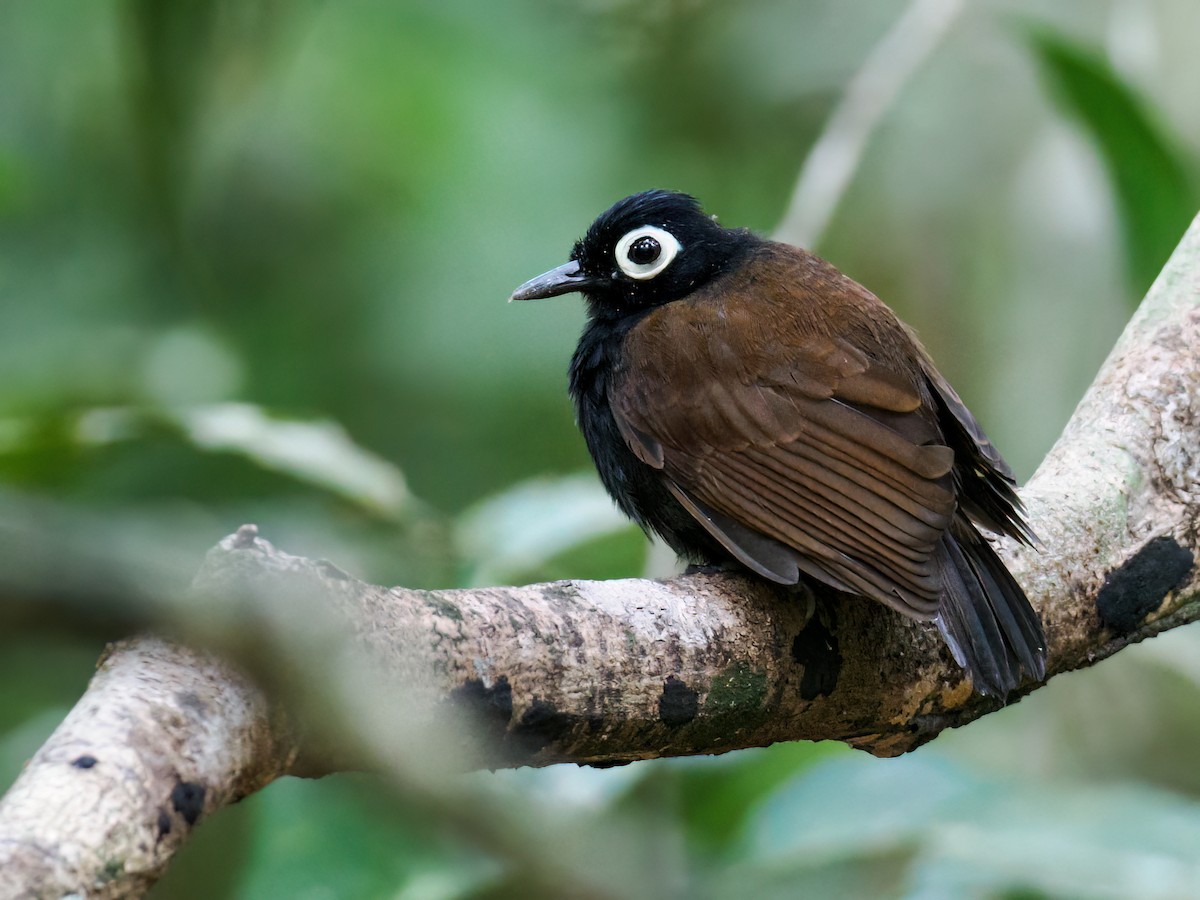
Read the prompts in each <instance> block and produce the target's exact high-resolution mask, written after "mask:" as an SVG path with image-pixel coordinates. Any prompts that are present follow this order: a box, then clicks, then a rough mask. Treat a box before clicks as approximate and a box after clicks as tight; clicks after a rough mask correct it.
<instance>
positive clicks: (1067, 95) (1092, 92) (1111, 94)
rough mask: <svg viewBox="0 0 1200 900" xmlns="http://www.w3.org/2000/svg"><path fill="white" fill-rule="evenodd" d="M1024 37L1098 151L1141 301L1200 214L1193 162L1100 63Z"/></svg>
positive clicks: (1051, 41) (1082, 51) (1052, 40)
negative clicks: (1181, 237)
mask: <svg viewBox="0 0 1200 900" xmlns="http://www.w3.org/2000/svg"><path fill="white" fill-rule="evenodd" d="M1027 38H1028V41H1029V44H1030V47H1031V48H1032V49H1033V51H1034V53H1035V55H1036V57H1037V60H1038V62H1039V63H1040V65H1041V69H1042V72H1043V75H1044V77H1045V80H1046V82H1047V83H1048V86H1049V89H1050V91H1051V93H1052V94H1053V95H1054V96H1055V97H1056V99H1057V100H1058V102H1059V104H1060V105H1061V106H1062V107H1063V108H1064V109H1065V110H1066V111H1067V113H1068V114H1070V115H1071V116H1073V117H1075V118H1076V119H1077V120H1078V121H1079V123H1080V124H1081V125H1082V126H1083V128H1084V129H1085V131H1086V132H1087V134H1088V136H1089V137H1090V138H1091V139H1092V141H1093V142H1094V143H1095V145H1096V149H1097V150H1098V151H1099V153H1100V156H1101V159H1102V160H1103V162H1104V168H1105V170H1106V172H1107V174H1108V178H1109V181H1110V182H1111V184H1112V189H1113V193H1114V195H1115V197H1116V203H1117V209H1118V215H1119V217H1120V226H1121V233H1122V240H1123V242H1124V245H1125V257H1126V266H1127V270H1128V274H1129V279H1130V287H1131V288H1132V289H1133V291H1134V296H1135V297H1136V298H1137V299H1140V298H1141V296H1142V294H1143V293H1145V291H1146V289H1147V288H1149V286H1150V284H1151V283H1152V282H1153V281H1154V279H1155V277H1157V275H1158V273H1159V270H1160V269H1161V268H1162V266H1163V263H1164V262H1166V260H1167V257H1168V256H1169V255H1170V254H1171V251H1172V250H1173V249H1174V248H1175V245H1176V244H1177V243H1178V242H1179V238H1180V235H1182V234H1183V232H1184V230H1185V229H1186V228H1187V226H1188V223H1189V222H1191V220H1192V217H1193V216H1195V215H1196V212H1197V210H1198V209H1200V191H1197V186H1196V181H1195V179H1194V177H1193V165H1192V160H1189V159H1188V158H1187V157H1186V156H1185V155H1184V154H1183V153H1182V152H1181V150H1180V148H1179V146H1178V144H1177V142H1176V141H1175V139H1174V138H1173V136H1172V135H1171V134H1170V133H1169V132H1168V130H1167V129H1166V128H1165V127H1164V126H1163V125H1162V124H1161V123H1160V122H1159V121H1158V117H1157V115H1156V113H1155V111H1154V110H1153V109H1151V108H1150V106H1149V105H1148V104H1147V103H1146V101H1145V100H1143V99H1142V98H1141V97H1139V96H1138V95H1137V93H1136V92H1135V91H1134V90H1133V89H1132V88H1131V87H1130V86H1129V85H1128V84H1127V83H1126V82H1125V81H1124V80H1123V79H1122V78H1121V76H1120V75H1119V74H1118V73H1117V72H1116V71H1114V70H1113V68H1112V67H1111V66H1110V65H1109V64H1108V62H1107V61H1105V60H1104V59H1103V58H1102V57H1101V56H1099V55H1098V54H1097V53H1095V52H1094V51H1092V50H1091V49H1089V48H1087V47H1084V46H1081V45H1079V44H1077V43H1075V42H1073V41H1070V40H1068V39H1067V38H1064V37H1062V36H1061V35H1057V34H1054V33H1052V32H1050V31H1048V30H1046V29H1043V28H1039V27H1037V26H1034V27H1031V28H1029V29H1027Z"/></svg>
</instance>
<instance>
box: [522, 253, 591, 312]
mask: <svg viewBox="0 0 1200 900" xmlns="http://www.w3.org/2000/svg"><path fill="white" fill-rule="evenodd" d="M596 283H597V282H596V279H594V278H589V277H588V276H587V275H584V274H583V273H582V272H581V271H579V263H577V262H575V260H571V261H570V262H568V263H563V264H562V265H561V266H559V267H558V268H557V269H551V270H550V271H549V272H543V273H542V274H541V275H539V276H538V277H537V278H530V279H529V280H528V281H527V282H525V283H524V284H523V285H521V286H520V287H519V288H517V289H516V290H515V291H513V292H512V296H511V297H509V298H508V301H509V302H510V303H511V302H512V301H513V300H545V299H547V298H549V297H557V296H559V295H560V294H570V293H571V292H572V291H582V290H585V289H586V288H588V287H590V286H591V285H594V284H596Z"/></svg>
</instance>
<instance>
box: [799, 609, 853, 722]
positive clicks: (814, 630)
mask: <svg viewBox="0 0 1200 900" xmlns="http://www.w3.org/2000/svg"><path fill="white" fill-rule="evenodd" d="M823 613H824V615H815V616H813V617H812V618H811V619H809V621H808V624H807V625H805V626H804V629H803V630H802V631H801V632H800V633H799V634H798V635H796V638H795V640H793V641H792V659H794V660H795V661H796V662H797V663H799V664H800V665H801V666H803V667H804V673H803V674H802V675H801V676H800V696H801V698H803V699H804V700H815V699H817V697H820V696H822V695H828V694H831V693H833V689H834V688H836V687H837V682H838V676H839V675H840V674H841V672H842V653H841V651H840V650H839V649H838V639H837V635H835V634H834V633H833V631H831V630H830V628H829V626H827V625H826V624H825V621H824V619H825V618H826V617H828V618H829V621H830V625H834V624H836V620H835V619H834V618H833V616H834V613H833V610H832V609H826V610H823Z"/></svg>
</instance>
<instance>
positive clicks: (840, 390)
mask: <svg viewBox="0 0 1200 900" xmlns="http://www.w3.org/2000/svg"><path fill="white" fill-rule="evenodd" d="M567 293H581V294H582V295H583V298H584V300H585V303H586V310H587V318H586V324H585V326H584V328H583V332H582V335H581V336H580V339H579V343H578V346H577V347H576V349H575V353H574V355H573V357H572V359H571V363H570V369H569V379H568V387H569V393H570V396H571V398H572V400H573V402H574V406H575V412H576V421H577V423H578V425H579V428H580V430H581V431H582V433H583V438H584V441H585V443H586V445H587V448H588V450H589V452H590V454H591V456H592V459H593V461H594V462H595V465H596V468H597V471H598V473H599V476H600V480H601V482H602V483H603V485H604V487H605V488H606V489H607V491H608V493H609V494H610V495H611V496H612V498H613V500H614V501H615V503H616V505H617V507H618V508H619V509H620V510H621V511H622V512H623V513H624V514H625V515H626V516H628V517H629V518H630V519H632V520H633V521H634V522H636V523H637V524H638V525H639V526H640V527H641V528H642V530H643V531H645V532H646V533H647V535H651V536H652V535H654V534H657V535H658V536H659V537H661V538H662V540H664V541H665V542H666V543H667V544H668V545H669V546H670V547H671V548H672V549H673V550H674V551H675V553H676V554H677V555H678V556H679V557H680V559H681V560H683V561H684V562H686V563H690V564H692V565H693V566H699V567H718V568H734V569H740V570H743V571H745V570H748V571H749V572H751V573H753V574H754V575H755V576H758V577H760V578H763V579H766V580H768V581H770V582H775V583H777V584H781V585H797V584H811V582H813V581H815V582H817V583H819V584H822V585H826V586H828V587H830V588H833V589H834V590H836V591H840V592H843V593H848V594H853V595H858V596H862V597H867V598H870V599H872V600H876V601H878V602H880V603H882V604H884V605H885V606H887V607H889V608H891V609H893V610H896V611H897V612H899V613H901V614H902V615H904V616H907V617H908V618H910V619H915V620H917V621H922V622H930V621H932V622H934V623H936V625H937V627H938V629H939V630H940V632H941V634H942V637H943V639H944V641H945V643H946V645H947V646H948V648H949V650H950V653H951V655H952V656H953V657H954V659H955V661H956V662H957V663H958V665H959V666H960V667H961V668H962V669H963V670H964V671H965V672H966V673H967V674H968V675H969V676H970V679H971V682H972V685H973V687H974V690H976V691H978V692H979V693H981V694H984V695H991V696H1000V697H1004V696H1007V695H1008V694H1009V693H1010V692H1012V691H1013V690H1014V689H1016V688H1017V687H1018V686H1019V685H1020V684H1021V683H1022V682H1023V680H1024V679H1026V678H1031V679H1034V680H1037V681H1041V680H1043V679H1044V677H1045V667H1046V638H1045V634H1044V631H1043V628H1042V623H1041V621H1040V619H1039V617H1038V615H1037V613H1036V612H1035V611H1034V609H1033V607H1032V606H1031V605H1030V602H1029V600H1028V598H1027V597H1026V595H1025V592H1024V591H1023V590H1022V588H1021V586H1020V585H1019V584H1018V583H1017V581H1016V579H1015V578H1014V577H1013V576H1012V574H1011V573H1010V572H1009V571H1008V569H1007V568H1006V567H1005V565H1004V563H1003V561H1002V560H1001V559H1000V557H999V556H998V555H997V554H996V551H995V549H994V548H993V546H992V542H991V540H989V537H988V533H989V532H990V533H992V534H994V535H1006V536H1008V537H1011V538H1014V539H1016V540H1017V541H1019V542H1021V543H1024V544H1028V545H1032V546H1039V544H1040V542H1039V541H1038V538H1037V536H1036V535H1035V534H1034V532H1033V530H1032V529H1031V527H1030V525H1029V524H1028V522H1027V521H1026V518H1025V514H1024V509H1023V507H1022V504H1021V501H1020V499H1019V497H1018V496H1017V493H1016V486H1017V485H1016V479H1015V477H1014V475H1013V472H1012V469H1011V468H1010V467H1009V466H1008V464H1007V463H1006V462H1005V461H1004V459H1003V457H1002V456H1001V455H1000V453H999V452H998V451H997V450H996V448H995V447H994V446H993V445H992V443H991V441H990V440H989V439H988V437H987V435H986V434H985V433H984V431H983V429H982V428H981V427H980V425H979V423H978V422H977V421H976V420H975V417H974V416H973V415H972V414H971V412H970V411H969V410H968V409H967V407H966V405H965V404H964V403H963V401H962V399H961V398H960V397H959V395H958V394H957V393H956V392H955V391H954V388H952V387H951V386H950V383H949V382H948V381H947V380H946V379H945V378H944V377H943V376H942V375H941V374H940V373H939V372H938V370H937V369H936V368H935V367H934V364H933V362H932V360H931V359H930V357H929V355H928V353H927V352H926V351H925V350H924V348H923V347H922V346H921V344H920V343H919V341H918V339H917V337H916V335H915V333H914V332H913V331H912V330H911V329H910V328H909V327H908V326H907V325H905V324H904V323H902V322H901V320H900V319H899V318H898V317H897V316H896V314H895V313H894V312H893V311H892V310H891V309H890V308H889V307H888V306H886V305H885V304H884V303H883V302H882V301H881V300H879V299H878V298H877V297H876V296H875V295H874V294H872V293H871V292H870V291H869V290H867V289H866V288H865V287H863V286H862V285H860V284H858V283H857V282H856V281H854V280H853V279H851V278H849V277H848V276H846V275H844V274H842V273H841V272H840V271H839V270H838V269H836V268H835V267H834V266H833V265H832V264H830V263H828V262H826V261H825V260H823V259H821V258H820V257H818V256H816V255H814V254H812V253H810V252H808V251H806V250H803V249H801V248H798V247H794V246H791V245H788V244H785V243H780V242H777V241H773V240H770V239H768V238H765V237H762V236H760V235H758V234H756V233H754V232H753V231H751V230H749V229H745V228H726V227H724V226H722V225H721V224H720V223H719V222H718V221H717V220H716V218H715V217H713V216H710V215H708V214H707V213H705V211H704V210H703V208H702V207H701V205H700V203H699V202H698V201H697V200H696V199H695V198H694V197H692V196H690V195H688V194H684V193H679V192H675V191H668V190H661V189H655V190H648V191H643V192H640V193H636V194H633V195H631V196H628V197H625V198H624V199H622V200H619V201H618V202H616V203H615V204H613V205H612V206H611V207H610V208H609V209H608V210H606V211H605V212H603V213H602V214H601V215H600V216H599V217H598V218H596V219H595V221H594V222H593V223H592V224H591V226H590V227H589V228H588V229H587V232H586V234H585V235H584V236H583V237H582V238H581V239H580V240H578V241H577V242H576V243H575V245H574V247H573V249H572V251H571V253H570V257H569V259H568V262H566V263H565V264H563V265H560V266H558V267H557V268H554V269H552V270H550V271H548V272H545V273H544V274H542V275H539V276H537V277H536V278H532V279H530V280H529V281H527V282H525V283H524V284H522V285H521V286H520V287H518V288H517V289H516V290H515V291H514V292H513V294H512V296H511V298H510V300H535V299H546V298H550V297H556V296H559V295H562V294H567Z"/></svg>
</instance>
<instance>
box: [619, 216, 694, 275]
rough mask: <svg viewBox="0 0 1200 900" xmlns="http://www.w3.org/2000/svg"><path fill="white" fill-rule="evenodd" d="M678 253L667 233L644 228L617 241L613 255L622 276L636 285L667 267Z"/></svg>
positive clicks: (674, 241)
mask: <svg viewBox="0 0 1200 900" xmlns="http://www.w3.org/2000/svg"><path fill="white" fill-rule="evenodd" d="M681 249H683V248H682V247H681V246H680V244H679V241H677V240H675V236H674V235H672V234H671V233H670V232H669V231H663V230H662V229H661V228H656V227H654V226H653V225H643V226H641V227H640V228H635V229H633V231H631V232H629V233H628V234H626V235H625V236H624V237H623V238H621V239H620V240H619V241H617V247H616V250H615V251H614V255H615V256H616V259H617V265H618V266H619V267H620V269H621V271H622V272H624V273H625V274H626V275H628V276H629V277H630V278H634V279H636V280H638V281H648V280H649V279H651V278H653V277H654V276H655V275H657V274H658V273H659V272H661V271H662V270H663V269H665V268H666V267H667V266H669V265H670V264H671V260H673V259H674V258H675V257H676V256H678V255H679V251H680V250H681Z"/></svg>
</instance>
